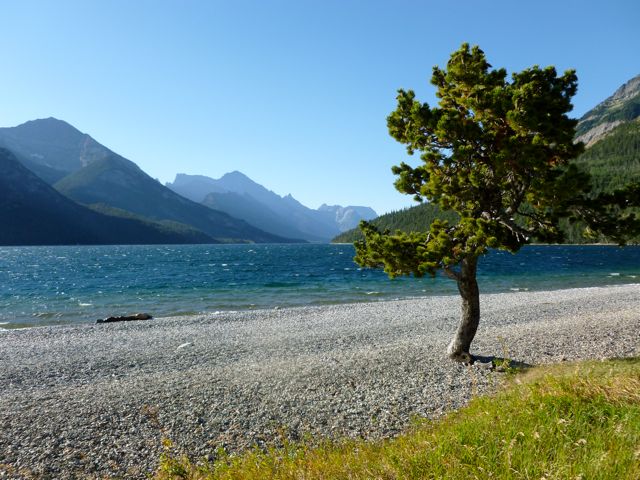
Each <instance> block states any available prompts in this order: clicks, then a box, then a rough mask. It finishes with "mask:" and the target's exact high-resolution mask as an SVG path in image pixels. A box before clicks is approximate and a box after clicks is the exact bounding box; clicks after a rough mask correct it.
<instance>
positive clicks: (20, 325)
mask: <svg viewBox="0 0 640 480" xmlns="http://www.w3.org/2000/svg"><path fill="white" fill-rule="evenodd" d="M626 277H628V278H630V279H632V280H633V281H632V282H628V283H626V282H625V283H610V284H602V285H590V286H577V287H569V288H566V287H560V286H559V287H558V288H551V289H549V288H540V289H535V288H529V287H510V288H509V289H508V290H505V291H499V292H496V291H489V292H486V293H483V292H482V290H481V293H480V295H481V296H484V295H501V294H510V293H540V292H561V291H570V290H583V289H590V288H615V287H623V286H638V287H639V288H640V282H637V281H636V277H637V276H636V275H627V276H626ZM608 278H625V277H621V276H620V274H618V273H615V272H614V273H610V274H609V275H608ZM451 286H452V288H454V289H455V284H454V283H452V284H451ZM423 292H424V291H423ZM372 293H373V294H382V293H381V292H372ZM367 295H369V293H367ZM440 297H454V298H459V294H458V292H457V291H454V290H452V292H451V293H443V292H437V293H434V294H428V293H426V294H424V293H423V294H422V295H409V296H406V297H389V298H387V297H381V298H379V299H375V296H374V297H373V298H363V299H362V300H359V301H354V300H351V299H350V300H345V301H342V302H340V301H336V302H317V303H311V304H302V305H274V306H273V307H256V308H246V307H245V308H237V309H231V308H230V309H219V310H211V311H202V312H190V313H189V314H186V315H159V316H156V315H154V314H153V311H152V310H149V312H138V311H136V312H133V311H131V312H129V311H124V310H123V311H115V312H111V313H109V315H103V316H105V317H106V316H110V315H133V314H137V313H150V314H151V315H153V320H163V319H178V318H179V319H193V318H202V317H207V318H210V317H212V316H216V315H230V314H242V313H246V312H263V311H266V312H268V311H270V310H272V309H273V310H295V309H305V308H323V307H333V306H343V305H366V304H369V303H373V304H377V303H384V302H403V301H414V300H419V299H423V298H440ZM98 318H99V314H98V313H97V314H96V315H95V319H94V318H92V319H91V320H85V321H67V322H60V323H42V324H40V323H38V324H31V323H34V322H32V321H29V320H24V321H16V320H14V321H13V322H12V321H10V320H0V335H2V334H3V333H6V332H11V331H18V330H30V329H33V328H48V327H70V326H81V325H94V324H95V323H97V319H98ZM13 325H15V326H13Z"/></svg>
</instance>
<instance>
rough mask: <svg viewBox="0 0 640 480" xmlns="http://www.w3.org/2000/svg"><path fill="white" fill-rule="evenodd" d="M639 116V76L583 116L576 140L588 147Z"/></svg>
mask: <svg viewBox="0 0 640 480" xmlns="http://www.w3.org/2000/svg"><path fill="white" fill-rule="evenodd" d="M639 116H640V75H638V76H636V77H634V78H632V79H631V80H629V81H628V82H626V83H625V84H624V85H622V86H621V87H620V88H619V89H618V90H616V91H615V92H614V94H613V95H611V96H610V97H609V98H607V99H606V100H604V101H603V102H601V103H599V104H598V105H596V106H595V107H594V108H593V109H591V110H589V111H588V112H587V113H585V114H584V116H583V117H582V118H581V119H580V122H579V123H578V127H577V129H576V140H577V141H580V142H584V143H585V145H586V146H587V147H590V146H592V145H594V144H595V143H596V142H598V141H599V140H601V139H602V138H604V137H605V136H607V135H608V134H610V133H611V131H612V130H614V129H615V128H616V127H617V126H618V125H621V124H624V123H626V122H630V121H632V120H634V119H636V118H638V117H639Z"/></svg>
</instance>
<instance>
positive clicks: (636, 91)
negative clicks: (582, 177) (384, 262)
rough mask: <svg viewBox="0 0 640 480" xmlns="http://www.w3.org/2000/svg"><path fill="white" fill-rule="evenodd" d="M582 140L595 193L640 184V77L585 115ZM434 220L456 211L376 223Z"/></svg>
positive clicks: (396, 226)
mask: <svg viewBox="0 0 640 480" xmlns="http://www.w3.org/2000/svg"><path fill="white" fill-rule="evenodd" d="M576 141H580V142H584V143H585V146H586V149H585V152H584V153H583V154H582V155H580V156H579V157H578V158H577V159H576V164H577V165H578V166H579V167H580V168H582V169H584V170H585V171H587V172H589V174H590V175H591V182H592V187H593V193H595V194H598V193H600V192H612V191H614V190H615V189H617V188H621V187H623V186H624V185H626V184H627V183H630V182H640V75H638V76H636V77H634V78H632V79H631V80H629V81H628V82H626V83H625V84H624V85H622V86H621V87H620V88H618V89H617V90H616V91H615V92H614V93H613V95H611V96H610V97H609V98H607V99H606V100H604V101H603V102H601V103H599V104H598V105H596V106H595V107H594V108H593V109H591V110H589V111H588V112H587V113H585V114H584V115H583V116H582V118H580V120H579V122H578V125H577V128H576ZM434 218H441V219H445V220H449V221H454V220H455V217H452V216H451V212H443V211H441V210H439V209H438V207H437V206H435V205H429V204H421V205H416V206H415V207H411V208H408V209H404V210H400V211H397V212H391V213H388V214H385V215H382V216H380V217H378V218H377V219H375V220H374V221H373V222H372V223H373V224H374V225H376V226H377V227H378V228H381V229H383V230H384V229H386V228H388V229H390V230H391V231H394V230H404V231H419V230H422V231H423V230H425V229H428V228H429V225H430V224H431V222H432V221H433V219H434ZM565 233H566V235H567V241H569V242H571V243H584V241H585V240H584V238H583V237H582V235H581V232H580V229H579V228H572V227H569V226H567V227H566V232H565ZM360 238H362V234H361V233H360V230H359V229H357V228H356V229H352V230H349V231H347V232H343V233H342V234H340V235H338V236H337V237H335V238H334V239H333V241H334V242H338V243H351V242H353V241H355V240H358V239H360ZM603 240H604V239H603Z"/></svg>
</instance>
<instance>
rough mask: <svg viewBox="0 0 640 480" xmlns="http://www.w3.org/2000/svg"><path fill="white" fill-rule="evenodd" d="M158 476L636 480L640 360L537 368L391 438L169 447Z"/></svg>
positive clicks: (639, 457)
mask: <svg viewBox="0 0 640 480" xmlns="http://www.w3.org/2000/svg"><path fill="white" fill-rule="evenodd" d="M156 478H158V479H183V478H189V479H266V478H273V479H305V480H308V479H367V480H369V479H385V480H386V479H432V478H433V479H436V478H438V479H439V478H446V479H454V480H455V479H464V480H469V479H584V480H587V479H589V480H591V479H618V480H622V479H628V480H631V479H634V480H636V479H638V478H640V358H634V359H619V360H608V361H604V362H581V363H575V364H561V365H552V366H545V367H537V368H533V369H530V370H528V371H526V372H524V373H520V374H517V375H513V376H511V377H510V379H509V381H508V386H507V387H506V388H505V389H503V390H502V391H501V392H499V393H497V394H495V395H492V396H485V397H479V398H475V399H474V400H472V401H471V402H470V404H469V405H468V406H467V407H465V408H463V409H460V410H459V411H456V412H453V413H451V414H449V415H447V416H446V417H445V418H443V419H441V420H438V421H423V422H420V423H418V424H416V425H414V426H413V427H411V428H410V429H409V430H408V431H407V432H406V433H405V434H403V435H401V436H399V437H397V438H393V439H388V440H384V441H378V442H366V441H363V440H341V441H334V442H329V441H327V442H325V443H323V444H321V445H319V446H318V445H316V446H309V445H307V444H305V443H286V442H285V445H284V447H281V448H272V449H269V450H267V451H259V450H255V451H249V452H246V453H244V454H242V455H239V456H228V455H225V454H224V453H222V452H218V459H217V460H216V461H215V462H214V463H207V462H203V463H193V462H190V461H189V460H188V459H186V458H185V457H182V458H178V457H175V456H171V455H169V454H166V455H164V456H163V457H162V459H161V464H160V468H159V471H158V472H157V477H156Z"/></svg>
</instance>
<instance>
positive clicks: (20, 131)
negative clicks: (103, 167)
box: [0, 117, 113, 183]
mask: <svg viewBox="0 0 640 480" xmlns="http://www.w3.org/2000/svg"><path fill="white" fill-rule="evenodd" d="M0 146H3V147H5V148H7V149H9V150H10V151H12V152H13V153H14V154H15V155H16V156H17V157H18V159H19V160H20V161H21V162H22V163H23V164H25V166H26V167H27V168H29V169H30V170H32V171H33V172H34V173H36V174H37V175H38V176H40V177H41V178H43V179H44V180H45V181H47V182H48V183H55V182H57V181H58V180H60V179H62V178H64V177H65V176H66V175H68V174H69V173H71V172H74V171H76V170H79V169H80V168H82V167H84V166H87V165H89V164H90V163H92V162H94V161H97V160H101V159H103V158H105V157H107V156H109V155H112V154H113V152H112V151H111V150H109V149H108V148H106V147H104V146H102V145H100V144H99V143H98V142H96V141H95V140H94V139H93V138H91V136H89V135H87V134H86V133H82V132H80V131H79V130H77V129H76V128H75V127H73V126H71V125H69V124H68V123H67V122H65V121H62V120H57V119H55V118H52V117H50V118H45V119H41V120H31V121H29V122H26V123H23V124H22V125H18V126H17V127H8V128H0Z"/></svg>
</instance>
